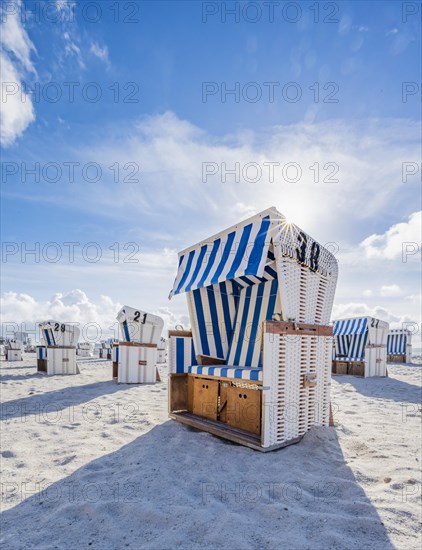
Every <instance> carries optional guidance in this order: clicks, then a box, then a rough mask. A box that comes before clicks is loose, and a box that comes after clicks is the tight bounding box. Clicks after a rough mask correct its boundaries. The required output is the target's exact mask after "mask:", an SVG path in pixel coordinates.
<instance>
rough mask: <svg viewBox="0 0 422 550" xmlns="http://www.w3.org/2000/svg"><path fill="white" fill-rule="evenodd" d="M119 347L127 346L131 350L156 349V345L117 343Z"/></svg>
mask: <svg viewBox="0 0 422 550" xmlns="http://www.w3.org/2000/svg"><path fill="white" fill-rule="evenodd" d="M119 346H128V347H133V348H156V347H157V344H141V343H139V342H119Z"/></svg>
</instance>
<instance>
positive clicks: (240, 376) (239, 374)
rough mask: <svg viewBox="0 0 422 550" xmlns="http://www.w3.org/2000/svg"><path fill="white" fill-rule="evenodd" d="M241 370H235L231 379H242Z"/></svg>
mask: <svg viewBox="0 0 422 550" xmlns="http://www.w3.org/2000/svg"><path fill="white" fill-rule="evenodd" d="M242 370H243V369H235V371H234V377H233V378H242Z"/></svg>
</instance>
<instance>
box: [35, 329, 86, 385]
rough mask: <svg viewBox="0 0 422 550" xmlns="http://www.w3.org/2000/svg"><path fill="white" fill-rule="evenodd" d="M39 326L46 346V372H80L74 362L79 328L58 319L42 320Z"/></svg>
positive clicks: (51, 373) (50, 373)
mask: <svg viewBox="0 0 422 550" xmlns="http://www.w3.org/2000/svg"><path fill="white" fill-rule="evenodd" d="M39 327H40V331H41V336H42V341H43V342H45V344H46V346H45V347H46V348H47V374H49V375H53V374H80V370H79V367H78V364H77V362H76V346H77V343H78V339H79V333H80V330H79V328H78V327H76V326H75V325H72V324H68V323H60V322H58V321H43V322H41V323H39Z"/></svg>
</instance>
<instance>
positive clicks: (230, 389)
mask: <svg viewBox="0 0 422 550" xmlns="http://www.w3.org/2000/svg"><path fill="white" fill-rule="evenodd" d="M220 421H221V422H225V423H226V424H228V425H229V426H233V427H234V428H238V429H240V430H244V431H246V432H250V433H253V434H257V435H260V434H261V392H260V391H259V390H252V389H244V388H237V387H235V386H231V385H229V384H226V383H224V382H223V383H222V384H221V389H220Z"/></svg>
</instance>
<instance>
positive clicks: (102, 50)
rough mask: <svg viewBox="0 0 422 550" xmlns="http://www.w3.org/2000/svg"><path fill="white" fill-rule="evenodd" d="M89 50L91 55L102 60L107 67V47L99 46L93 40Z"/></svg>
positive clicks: (108, 64)
mask: <svg viewBox="0 0 422 550" xmlns="http://www.w3.org/2000/svg"><path fill="white" fill-rule="evenodd" d="M89 51H90V52H91V53H92V54H93V55H95V56H96V57H98V59H100V60H101V61H103V62H104V63H105V64H106V66H107V67H109V66H110V60H109V57H108V47H107V46H103V47H101V46H100V45H99V44H98V43H97V42H93V43H92V44H91V48H90V49H89Z"/></svg>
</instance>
